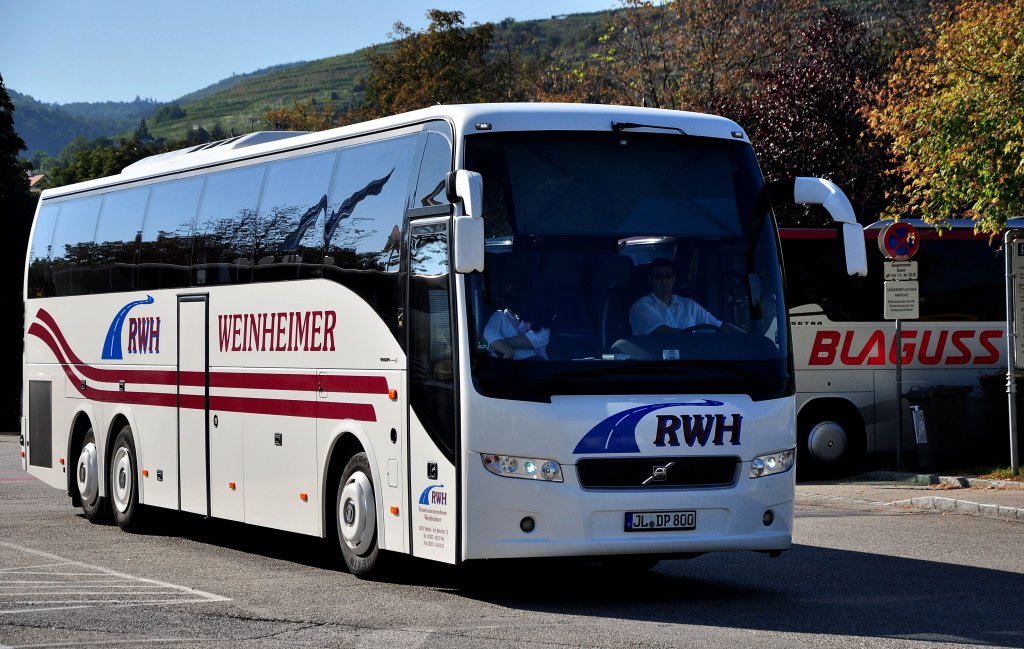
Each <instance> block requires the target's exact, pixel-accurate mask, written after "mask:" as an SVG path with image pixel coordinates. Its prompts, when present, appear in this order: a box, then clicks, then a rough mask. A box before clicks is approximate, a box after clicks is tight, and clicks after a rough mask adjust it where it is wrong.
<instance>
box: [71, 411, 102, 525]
mask: <svg viewBox="0 0 1024 649" xmlns="http://www.w3.org/2000/svg"><path fill="white" fill-rule="evenodd" d="M91 410H92V409H91V408H85V407H82V408H80V409H79V410H78V411H77V412H76V413H75V414H74V415H73V418H72V420H71V428H70V434H69V435H68V448H67V452H66V453H65V455H64V457H65V458H67V459H66V460H65V466H70V467H74V466H75V465H76V464H77V463H78V454H79V452H80V450H81V448H82V440H83V439H85V433H86V432H88V430H89V429H90V428H91V429H92V430H93V435H96V428H97V427H96V423H95V422H94V421H93V415H92V412H91ZM105 442H106V440H101V439H100V438H99V436H98V435H96V443H97V444H100V443H104V444H105ZM74 476H75V470H74V469H72V470H71V471H66V472H65V478H66V479H67V487H68V495H69V496H71V505H72V506H73V507H81V505H82V494H80V493H78V482H77V480H75V477H74ZM97 478H99V479H100V480H99V487H100V494H101V495H102V494H103V486H104V481H103V480H102V471H100V472H99V475H97Z"/></svg>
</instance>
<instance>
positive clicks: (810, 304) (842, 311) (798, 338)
mask: <svg viewBox="0 0 1024 649" xmlns="http://www.w3.org/2000/svg"><path fill="white" fill-rule="evenodd" d="M886 223H889V222H880V223H876V224H873V225H870V226H868V227H866V228H865V229H864V238H865V240H866V248H867V250H868V268H869V272H868V275H867V276H866V277H852V276H849V275H848V274H847V273H846V272H845V269H843V268H842V267H840V266H838V265H837V264H836V263H835V261H834V259H833V258H832V257H831V255H833V254H835V252H836V251H837V250H838V248H837V246H838V240H837V239H836V237H835V233H834V231H832V230H830V229H813V228H807V229H805V228H783V229H782V230H780V236H781V239H782V249H783V258H784V263H785V271H786V289H787V297H788V300H789V306H790V310H789V314H790V326H791V327H792V332H793V353H794V357H795V361H796V373H797V421H798V429H799V440H800V446H799V455H800V465H801V467H802V468H808V469H811V470H816V471H817V472H819V473H821V472H824V473H828V472H841V471H847V470H850V469H856V468H857V467H858V466H860V465H859V464H858V462H859V461H861V460H862V459H864V455H865V453H876V454H877V453H892V454H893V455H895V452H896V439H897V437H896V434H897V433H896V429H897V425H898V420H899V419H900V417H897V406H898V404H900V402H901V401H902V407H903V414H902V417H901V418H902V423H903V439H904V441H903V447H904V450H912V449H913V445H914V437H913V423H912V418H911V415H910V413H909V411H908V410H907V407H908V402H907V401H906V400H905V399H903V400H901V399H898V398H897V387H896V349H895V331H896V329H895V322H894V321H892V320H885V319H884V317H883V307H884V273H883V261H884V259H883V256H882V253H881V250H880V249H879V246H878V244H877V240H878V235H879V233H880V232H881V231H882V228H883V227H884V225H885V224H886ZM909 223H911V224H912V225H913V226H915V228H916V230H917V233H918V237H919V249H918V251H917V253H916V254H915V255H914V257H913V260H914V261H916V262H917V267H918V286H919V300H920V302H919V311H920V317H919V318H918V319H916V320H903V321H902V323H901V330H902V333H901V349H902V352H901V353H902V358H901V365H902V367H901V373H902V390H903V393H904V394H906V393H907V392H908V391H911V390H913V389H914V388H915V387H931V386H962V387H969V388H970V389H971V392H970V394H969V395H968V396H967V397H966V403H967V405H966V407H967V413H968V414H967V420H968V421H972V422H975V423H978V424H980V422H983V421H986V408H987V407H988V403H987V402H986V397H985V394H984V393H983V390H982V384H981V379H983V378H984V377H986V376H989V377H993V378H992V380H993V381H994V382H996V383H999V384H1000V385H1001V386H1002V385H1003V384H1004V383H1005V376H1006V265H1005V257H1004V255H1003V251H1002V238H1001V237H994V238H992V237H989V235H987V234H982V233H975V232H974V223H973V221H968V220H957V221H949V222H946V223H944V224H942V225H941V226H940V227H938V228H936V227H935V226H932V225H929V224H926V223H924V222H923V221H919V220H911V221H909ZM1002 400H1005V394H1004V395H1003V397H1002ZM974 428H976V429H977V430H975V431H974V432H972V433H971V435H972V442H971V444H972V445H974V448H973V449H970V450H974V451H976V450H979V448H978V447H979V446H983V445H987V444H990V443H991V441H992V439H995V438H996V437H999V438H1000V439H1001V438H1002V435H1003V433H1002V432H1000V433H999V434H998V435H996V433H995V432H992V433H991V435H990V434H989V432H986V431H985V430H983V429H984V428H985V426H983V425H977V426H975V427H974ZM965 461H967V459H966V458H965Z"/></svg>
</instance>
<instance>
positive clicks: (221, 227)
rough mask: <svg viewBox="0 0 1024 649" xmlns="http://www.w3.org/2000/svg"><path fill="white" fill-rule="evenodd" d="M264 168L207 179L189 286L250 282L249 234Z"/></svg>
mask: <svg viewBox="0 0 1024 649" xmlns="http://www.w3.org/2000/svg"><path fill="white" fill-rule="evenodd" d="M265 171H266V166H264V165H259V166H255V167H246V168H244V169H235V170H232V171H226V172H222V173H218V174H214V175H212V176H210V178H209V179H207V181H206V189H205V190H204V191H203V201H202V203H201V204H200V206H199V216H198V217H197V219H196V233H195V242H194V245H193V253H192V254H193V258H192V285H193V286H206V285H209V284H239V283H246V282H249V281H251V280H252V245H253V244H252V230H253V220H254V219H255V216H256V208H257V205H258V203H259V200H260V188H261V187H262V186H263V177H264V175H265Z"/></svg>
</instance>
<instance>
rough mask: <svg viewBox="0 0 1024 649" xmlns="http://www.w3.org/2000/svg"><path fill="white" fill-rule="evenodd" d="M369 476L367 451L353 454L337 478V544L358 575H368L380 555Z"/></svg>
mask: <svg viewBox="0 0 1024 649" xmlns="http://www.w3.org/2000/svg"><path fill="white" fill-rule="evenodd" d="M372 475H373V474H372V473H371V471H370V461H369V460H368V459H367V457H366V453H356V454H355V455H353V456H352V457H351V459H349V461H348V463H347V464H346V465H345V470H344V471H343V472H342V475H341V480H339V481H338V489H337V500H336V507H335V510H334V515H335V519H336V520H337V533H338V545H339V546H340V547H341V554H342V557H344V559H345V565H346V566H347V567H348V570H349V572H351V573H352V574H353V575H356V576H357V577H364V576H367V575H369V574H371V573H372V572H373V571H374V570H375V569H376V568H377V564H378V561H379V558H380V548H379V547H378V544H377V505H376V495H375V494H374V489H373V477H372Z"/></svg>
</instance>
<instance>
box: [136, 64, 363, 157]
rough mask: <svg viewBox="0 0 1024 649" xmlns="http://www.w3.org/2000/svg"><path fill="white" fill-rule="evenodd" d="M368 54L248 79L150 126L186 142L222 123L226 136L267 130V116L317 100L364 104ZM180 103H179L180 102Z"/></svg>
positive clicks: (155, 132)
mask: <svg viewBox="0 0 1024 649" xmlns="http://www.w3.org/2000/svg"><path fill="white" fill-rule="evenodd" d="M367 70H368V68H367V65H366V50H360V51H359V52H354V53H351V54H343V55H340V56H334V57H331V58H327V59H321V60H319V61H313V62H310V63H302V64H298V65H294V66H291V67H287V68H285V69H281V70H277V71H274V72H270V73H267V74H264V75H261V76H258V77H254V78H249V79H245V80H242V81H240V82H238V83H236V84H234V85H232V86H231V87H230V88H228V89H226V90H222V91H220V92H215V93H213V94H210V95H208V96H205V97H202V98H199V99H196V100H194V101H188V102H182V103H179V104H178V105H179V106H180V107H181V108H182V110H184V111H185V113H186V114H185V116H184V117H179V118H176V119H167V120H159V119H153V120H151V121H150V122H149V124H148V125H149V132H150V133H151V134H152V135H153V136H154V137H164V138H167V139H175V140H180V139H184V138H185V137H186V135H187V134H188V131H189V130H190V129H191V128H192V127H193V126H201V127H202V128H204V129H206V130H208V131H209V130H211V129H212V128H213V127H214V126H215V125H217V124H219V125H220V126H221V128H223V129H224V131H225V133H226V134H231V133H236V134H238V133H248V132H250V131H252V130H260V129H261V128H263V125H262V120H263V115H264V113H266V112H267V110H269V109H271V108H276V107H279V106H290V105H291V103H292V101H293V100H294V101H305V100H307V99H310V98H315V99H316V100H317V101H318V102H331V103H332V104H333V105H335V106H337V107H339V108H345V107H348V106H350V105H351V104H352V103H353V102H356V101H358V100H359V99H361V94H360V90H359V88H357V85H356V84H357V82H358V80H359V79H360V78H361V77H364V76H365V75H366V73H367ZM175 103H177V102H175Z"/></svg>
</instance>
